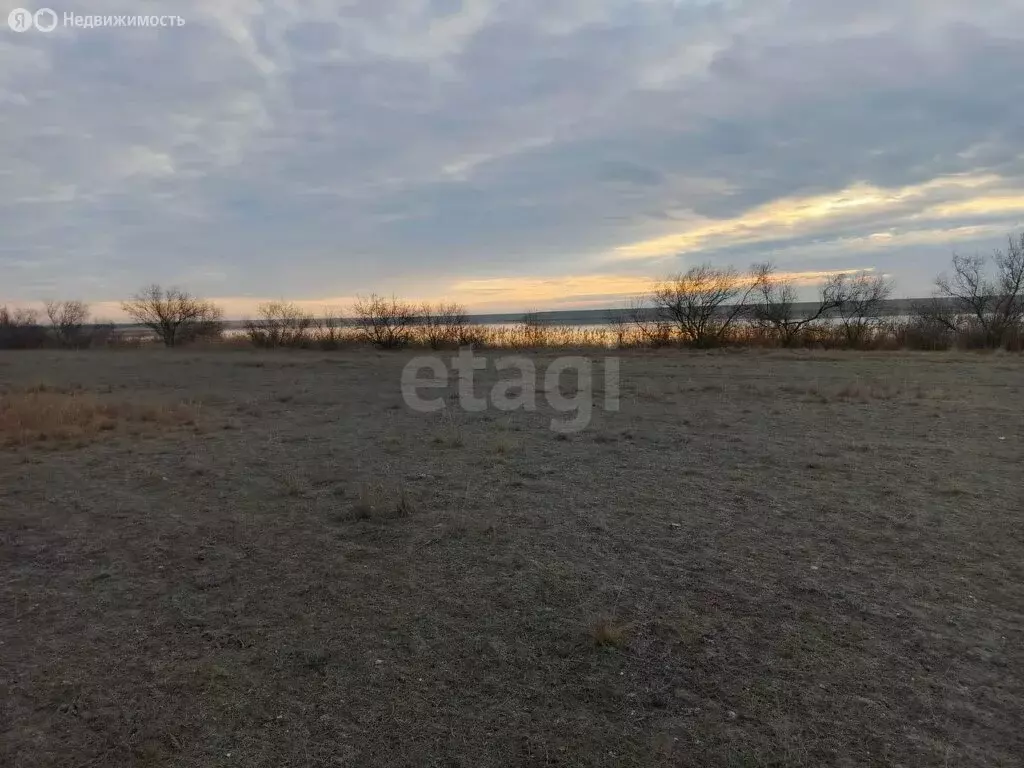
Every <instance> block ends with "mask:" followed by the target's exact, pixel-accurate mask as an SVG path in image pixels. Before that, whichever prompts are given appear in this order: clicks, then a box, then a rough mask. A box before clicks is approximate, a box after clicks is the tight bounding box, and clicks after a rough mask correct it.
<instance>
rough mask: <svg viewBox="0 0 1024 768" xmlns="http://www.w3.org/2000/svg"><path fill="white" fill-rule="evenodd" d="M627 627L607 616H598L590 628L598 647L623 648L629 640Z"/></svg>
mask: <svg viewBox="0 0 1024 768" xmlns="http://www.w3.org/2000/svg"><path fill="white" fill-rule="evenodd" d="M628 629H629V628H628V627H627V626H626V625H625V624H621V623H619V622H617V621H615V619H613V618H610V617H608V616H599V617H598V618H597V619H596V620H595V621H594V624H593V626H592V627H591V628H590V634H591V637H593V638H594V645H596V646H597V647H598V648H620V649H621V648H625V647H626V645H627V643H628V642H629V632H628Z"/></svg>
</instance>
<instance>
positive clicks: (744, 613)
mask: <svg viewBox="0 0 1024 768" xmlns="http://www.w3.org/2000/svg"><path fill="white" fill-rule="evenodd" d="M410 357H411V355H409V354H405V353H396V354H383V353H376V352H365V351H364V352H358V351H353V352H346V353H338V354H321V353H302V352H296V353H279V354H278V353H259V352H246V351H231V352H216V351H211V352H194V351H172V352H163V351H159V352H158V351H152V352H150V351H121V352H116V351H115V352H86V353H67V354H59V353H53V352H40V353H5V354H2V355H0V388H2V389H3V391H4V393H5V394H4V397H5V398H8V402H14V400H11V399H10V398H14V397H16V396H18V397H22V396H24V397H27V398H29V399H25V400H21V401H18V402H19V403H21V404H20V405H19V406H18V407H19V408H24V409H31V408H36V407H41V406H40V405H39V403H40V402H42V401H41V400H38V399H31V398H38V397H42V396H43V395H45V396H46V397H53V398H58V400H57V401H54V402H59V398H65V397H66V398H75V397H78V398H84V397H88V398H93V400H91V401H84V400H78V401H76V402H79V403H82V402H94V403H100V404H105V405H104V406H103V408H104V409H103V410H102V412H101V411H99V410H97V411H96V412H97V413H102V418H101V417H99V416H98V417H97V419H96V420H95V421H92V420H88V419H83V420H82V422H81V426H80V427H76V428H75V429H71V430H64V431H62V430H60V429H57V430H56V431H53V432H49V433H48V432H47V429H48V428H47V426H46V423H42V424H41V425H37V426H36V427H34V428H33V430H34V431H22V432H19V431H18V429H16V428H15V427H11V426H10V424H21V423H24V422H23V421H16V420H12V421H10V422H9V423H8V428H7V433H6V434H0V440H2V441H4V442H3V446H2V447H0V569H2V570H0V665H2V668H0V700H2V703H0V765H3V766H11V767H12V768H27V767H28V766H75V767H78V766H98V767H101V768H106V767H108V766H196V767H198V766H247V767H248V766H267V767H268V768H270V767H273V768H281V767H283V766H332V765H337V766H410V767H411V766H416V767H417V768H421V767H424V766H446V767H455V766H466V767H467V768H478V767H479V768H485V767H487V766H815V767H818V766H853V765H858V766H862V765H872V766H907V767H910V766H1019V765H1022V761H1024V714H1022V713H1024V641H1022V637H1024V635H1022V630H1024V490H1022V488H1024V483H1022V481H1021V477H1022V474H1024V473H1022V472H1021V467H1022V460H1024V445H1022V441H1024V409H1022V402H1024V397H1022V395H1024V358H1022V357H1021V356H1020V355H965V354H945V353H935V354H901V353H883V354H865V353H838V354H825V353H806V352H800V353H797V352H794V353H788V352H754V351H747V352H742V353H735V354H730V353H714V354H700V353H685V352H677V351H666V352H644V353H627V354H622V355H620V365H621V369H620V370H621V402H620V410H618V411H617V412H613V411H606V410H604V409H603V407H602V406H603V404H604V392H605V390H604V386H605V385H604V382H603V379H602V378H601V377H600V376H598V377H597V379H596V383H597V386H598V391H597V392H596V393H595V397H594V401H595V404H596V405H595V408H594V413H593V420H592V424H591V426H590V428H589V429H587V430H585V431H583V432H581V433H579V434H576V435H571V436H568V437H561V436H559V435H558V434H557V433H555V432H552V431H551V430H550V429H549V428H548V422H549V419H550V418H551V416H552V411H551V408H550V407H549V406H548V405H546V403H545V398H544V394H543V393H540V394H538V404H539V406H540V407H539V409H538V411H537V412H532V413H524V412H521V411H520V412H516V413H512V414H510V413H505V412H501V411H499V410H497V409H495V408H490V409H488V410H486V411H484V412H480V413H466V412H464V411H462V410H461V409H460V408H459V407H458V401H457V400H455V399H450V401H449V402H450V403H451V405H450V406H449V407H448V408H446V409H445V410H444V411H441V412H438V413H430V414H425V413H419V412H416V411H414V410H412V409H410V408H408V407H407V406H406V404H405V403H404V402H403V397H402V390H401V385H400V382H401V370H402V367H403V365H404V364H405V363H406V362H407V361H408V359H409V358H410ZM532 358H533V359H534V360H536V361H537V363H538V366H539V369H540V370H541V371H543V370H544V365H545V363H546V361H548V360H549V359H550V358H551V355H540V356H538V355H532ZM496 375H497V374H496V373H495V372H494V371H493V369H490V370H488V371H486V372H481V373H479V374H477V376H478V379H480V380H481V381H482V382H485V383H488V386H489V385H490V384H493V382H494V380H495V377H496ZM538 386H539V388H541V389H543V387H542V386H541V385H538ZM565 386H567V387H568V386H570V385H568V384H566V385H565ZM567 391H571V390H567ZM25 393H37V394H31V395H28V394H25ZM38 393H43V395H39V394H38ZM46 393H48V394H46ZM89 407H90V408H92V407H93V406H89ZM95 407H96V408H99V406H95ZM136 407H138V408H145V409H150V410H145V409H143V410H137V409H136ZM165 407H166V409H169V410H166V411H165V410H161V409H164V408H165ZM12 408H13V406H12ZM152 409H157V410H156V411H154V410H152ZM186 411H187V412H188V413H189V414H191V415H190V416H187V417H179V416H173V414H180V413H183V412H186ZM153 413H167V414H172V416H169V417H168V418H162V417H158V416H153V415H152V414H153ZM12 414H14V412H13V410H12V411H11V414H9V415H10V418H11V419H15V415H12ZM126 414H127V415H126ZM132 414H137V415H136V416H133V415H132ZM18 418H20V417H18ZM90 418H91V417H90Z"/></svg>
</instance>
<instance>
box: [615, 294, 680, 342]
mask: <svg viewBox="0 0 1024 768" xmlns="http://www.w3.org/2000/svg"><path fill="white" fill-rule="evenodd" d="M624 319H625V322H626V323H628V324H629V325H631V326H632V327H633V328H634V329H636V333H637V336H638V337H639V339H640V341H641V342H643V343H644V344H647V345H649V346H652V347H665V346H668V345H669V344H671V343H672V323H671V322H669V321H668V320H667V319H666V318H665V317H663V316H662V315H661V314H660V313H659V312H658V311H657V309H656V308H655V307H653V306H651V300H650V296H637V297H635V298H633V299H631V300H630V302H629V306H628V307H627V308H626V311H625V315H624Z"/></svg>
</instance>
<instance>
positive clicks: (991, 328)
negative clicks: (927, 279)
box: [935, 234, 1024, 347]
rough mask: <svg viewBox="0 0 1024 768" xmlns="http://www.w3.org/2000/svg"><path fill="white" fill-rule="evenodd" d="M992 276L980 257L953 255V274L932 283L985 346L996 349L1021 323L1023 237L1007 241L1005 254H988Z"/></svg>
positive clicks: (1023, 315)
mask: <svg viewBox="0 0 1024 768" xmlns="http://www.w3.org/2000/svg"><path fill="white" fill-rule="evenodd" d="M992 265H993V266H994V268H995V269H994V271H995V275H994V276H992V275H989V274H988V273H987V267H988V259H987V258H986V257H984V256H981V255H975V256H961V255H959V254H954V255H953V275H952V276H947V275H945V274H943V275H941V276H940V277H939V278H938V280H936V281H935V284H936V287H937V288H938V292H939V295H940V296H941V297H944V298H947V299H951V300H952V301H953V303H954V305H955V307H956V309H957V311H958V313H959V314H961V315H965V316H967V317H968V318H969V320H970V322H972V323H973V324H974V325H976V326H977V327H978V329H979V330H980V331H981V333H982V335H983V337H984V343H985V345H986V346H989V347H997V346H999V345H1001V344H1003V343H1004V342H1005V341H1007V339H1008V338H1009V335H1010V334H1011V333H1012V332H1013V331H1015V330H1018V329H1019V328H1020V326H1021V322H1022V320H1024V234H1021V235H1020V236H1019V238H1017V239H1014V238H1013V237H1012V236H1011V237H1010V238H1009V248H1008V249H1007V250H1006V251H998V250H997V251H995V253H994V254H993V255H992Z"/></svg>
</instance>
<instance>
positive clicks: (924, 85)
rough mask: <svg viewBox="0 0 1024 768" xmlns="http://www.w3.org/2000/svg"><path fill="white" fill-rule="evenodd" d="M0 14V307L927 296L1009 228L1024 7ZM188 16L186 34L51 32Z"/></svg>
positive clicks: (507, 3)
mask: <svg viewBox="0 0 1024 768" xmlns="http://www.w3.org/2000/svg"><path fill="white" fill-rule="evenodd" d="M18 5H20V6H22V7H27V8H28V9H29V10H32V11H34V10H37V8H38V6H29V5H28V2H27V0H23V1H22V2H20V3H16V2H13V1H11V0H0V141H2V144H0V146H2V153H0V303H6V304H9V305H26V306H27V305H30V304H32V303H33V302H39V301H42V300H45V299H72V298H73V299H82V300H85V301H88V302H90V303H92V304H93V305H94V309H95V311H96V312H97V313H98V314H100V315H104V316H105V317H106V318H108V319H120V318H121V315H120V312H119V308H118V302H119V300H120V299H122V298H124V297H126V296H128V295H130V294H131V293H132V292H134V291H136V290H138V289H139V288H141V287H142V286H144V285H147V284H149V283H153V282H157V283H161V284H164V285H175V286H180V287H183V288H185V289H187V290H190V291H192V292H193V293H195V294H198V295H200V296H203V297H208V298H214V299H215V300H217V301H218V302H219V303H221V304H222V305H223V306H224V307H225V308H226V310H227V312H228V315H229V316H231V317H244V316H245V315H247V314H251V312H252V311H253V309H254V307H255V306H256V305H257V304H258V303H259V302H261V301H266V300H276V299H290V300H296V301H298V302H300V303H301V304H303V305H304V306H308V307H311V308H312V307H321V306H332V307H334V306H339V307H341V306H345V305H347V304H348V303H349V302H351V300H352V297H354V296H356V295H362V294H367V293H370V292H378V293H383V294H392V293H394V294H397V295H399V296H402V297H407V298H409V299H412V300H417V301H419V300H439V299H448V300H454V301H459V302H462V303H463V304H465V305H467V307H468V308H469V309H470V310H471V311H474V312H488V311H494V312H517V311H525V310H542V309H572V308H596V307H608V306H621V305H623V304H624V303H625V301H626V300H628V298H629V297H631V296H633V295H635V294H637V293H641V292H643V291H644V290H646V289H647V288H648V286H649V285H650V281H651V280H653V279H657V278H659V277H662V276H665V275H668V274H671V273H674V272H678V271H681V270H685V269H687V268H689V267H691V266H693V265H696V264H699V263H703V262H710V263H712V264H715V265H730V264H731V265H735V266H736V267H737V268H740V269H743V268H746V267H747V266H749V265H750V264H751V263H753V262H759V261H765V260H771V261H773V262H774V263H775V264H777V265H778V268H779V270H780V271H781V272H783V273H786V274H791V275H793V276H794V277H795V279H797V280H798V281H799V283H800V284H801V285H802V286H803V290H804V292H805V294H807V295H809V294H810V293H813V291H814V285H815V282H816V281H817V280H820V278H821V276H822V275H823V274H826V273H828V272H830V271H833V270H859V269H870V270H874V271H875V272H876V273H878V274H885V275H889V276H891V278H892V279H893V281H894V282H895V285H896V295H897V296H926V295H930V293H931V290H932V283H933V281H934V278H935V276H936V275H937V274H939V273H940V272H942V271H943V269H945V268H947V266H948V263H949V260H950V257H951V255H952V253H953V252H954V251H958V252H969V253H973V252H990V251H991V250H992V249H993V248H997V247H999V246H1000V244H1003V243H1005V241H1006V237H1007V236H1008V235H1009V234H1010V233H1012V232H1015V231H1016V232H1019V231H1020V230H1021V229H1022V228H1024V45H1022V43H1024V0H979V2H976V3H967V2H964V1H963V0H857V1H856V2H853V1H852V0H331V1H327V0H174V2H170V1H169V0H167V1H166V2H158V1H157V0H131V2H125V1H123V0H89V2H88V3H86V2H85V0H77V4H75V5H69V4H66V3H65V2H64V0H49V2H48V5H49V7H50V8H52V9H53V10H54V11H56V12H57V16H58V17H60V18H61V24H59V25H58V27H57V28H56V29H55V30H53V31H52V32H48V33H47V32H42V31H40V30H38V29H30V30H26V31H23V32H20V33H19V32H15V31H14V30H12V29H10V28H9V27H8V25H7V22H6V19H7V17H8V12H9V11H11V10H12V9H14V8H15V6H18ZM65 13H71V14H72V15H84V14H90V15H91V14H96V15H118V14H129V15H138V14H147V15H148V14H154V15H162V14H173V15H174V16H176V17H181V19H182V20H183V21H184V24H183V25H181V26H177V25H174V26H167V27H154V28H125V27H103V28H96V27H94V28H82V27H73V26H65V25H64V24H63V16H64V14H65Z"/></svg>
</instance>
